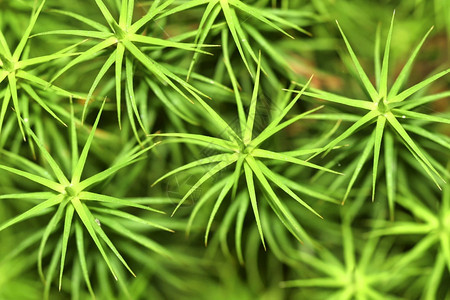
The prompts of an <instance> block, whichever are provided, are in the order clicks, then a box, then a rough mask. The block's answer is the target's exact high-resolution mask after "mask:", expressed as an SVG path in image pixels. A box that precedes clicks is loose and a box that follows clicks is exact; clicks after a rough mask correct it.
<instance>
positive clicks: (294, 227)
mask: <svg viewBox="0 0 450 300" xmlns="http://www.w3.org/2000/svg"><path fill="white" fill-rule="evenodd" d="M245 160H246V162H247V163H248V165H249V166H250V168H251V169H252V171H253V173H254V174H255V176H256V178H258V180H259V182H260V183H261V185H262V187H263V188H264V190H265V191H266V193H267V194H268V196H269V197H270V199H271V200H272V201H273V206H272V208H273V209H274V211H275V213H277V215H278V217H279V218H280V220H281V221H282V222H283V224H284V225H285V226H286V228H287V229H288V230H289V231H290V232H291V233H292V235H293V236H294V237H295V238H296V239H297V240H298V241H299V242H301V239H300V237H299V236H298V232H300V231H301V228H300V227H299V225H298V223H297V222H296V220H295V218H294V217H293V216H292V214H291V213H290V212H289V211H288V210H287V209H286V207H285V206H284V205H283V203H282V202H281V201H280V199H279V198H278V196H277V195H276V194H275V192H274V191H273V189H272V187H271V186H270V184H269V182H268V181H267V179H266V177H265V176H264V174H263V173H262V171H261V169H260V168H259V166H258V164H257V162H256V161H255V159H254V158H253V157H251V156H247V157H246V159H245ZM269 203H270V202H269Z"/></svg>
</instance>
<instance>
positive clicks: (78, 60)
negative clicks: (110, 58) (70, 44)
mask: <svg viewBox="0 0 450 300" xmlns="http://www.w3.org/2000/svg"><path fill="white" fill-rule="evenodd" d="M115 43H117V39H116V38H115V37H110V38H108V39H106V40H104V41H102V42H100V43H98V44H97V45H95V46H93V47H91V48H89V49H88V50H86V51H84V52H83V53H82V54H81V55H79V56H78V57H77V58H75V59H73V60H72V61H70V62H69V63H68V64H67V65H65V66H64V68H62V69H60V70H59V71H58V72H57V73H56V74H55V75H54V76H53V78H52V79H51V80H50V83H53V82H54V81H55V80H56V79H57V78H58V77H60V76H61V75H62V74H64V73H65V72H66V71H67V70H69V69H70V68H72V67H73V66H75V65H77V64H79V63H81V62H83V61H85V60H87V59H89V58H91V57H93V56H95V55H96V54H97V53H98V52H100V51H102V50H103V49H106V48H108V47H109V46H111V45H113V44H115Z"/></svg>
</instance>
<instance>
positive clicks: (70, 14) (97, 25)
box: [47, 9, 110, 33]
mask: <svg viewBox="0 0 450 300" xmlns="http://www.w3.org/2000/svg"><path fill="white" fill-rule="evenodd" d="M47 11H48V12H52V13H57V14H61V15H65V16H68V17H71V18H74V19H76V20H78V21H80V22H82V23H84V24H86V25H88V26H90V27H92V28H94V29H97V30H98V31H102V32H108V33H110V30H109V28H108V27H106V26H104V25H102V24H101V23H98V22H95V21H93V20H91V19H88V18H86V17H83V16H82V15H80V14H77V13H74V12H72V11H65V10H60V9H50V10H47Z"/></svg>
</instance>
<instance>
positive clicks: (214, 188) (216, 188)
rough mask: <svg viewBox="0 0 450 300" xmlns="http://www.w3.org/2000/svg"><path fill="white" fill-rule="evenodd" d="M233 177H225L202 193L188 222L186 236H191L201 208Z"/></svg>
mask: <svg viewBox="0 0 450 300" xmlns="http://www.w3.org/2000/svg"><path fill="white" fill-rule="evenodd" d="M230 179H231V176H227V177H224V178H223V179H221V180H220V181H219V182H217V183H215V184H214V185H213V186H212V187H211V188H210V189H208V190H206V192H205V193H203V194H202V196H201V198H200V200H198V202H197V203H196V204H195V207H194V209H193V210H192V213H191V215H190V216H189V220H188V224H187V226H186V236H189V234H190V232H191V228H192V224H193V223H194V219H195V217H196V216H197V214H198V212H199V211H200V209H201V208H202V207H203V205H204V204H205V203H206V202H207V201H208V200H209V199H210V198H211V197H212V196H213V195H214V194H215V193H217V192H218V191H219V190H220V189H221V188H223V186H224V185H225V184H226V183H227V182H228V181H229V180H230Z"/></svg>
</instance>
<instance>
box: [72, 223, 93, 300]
mask: <svg viewBox="0 0 450 300" xmlns="http://www.w3.org/2000/svg"><path fill="white" fill-rule="evenodd" d="M75 238H76V242H77V250H78V251H77V253H78V257H79V258H80V266H81V272H82V273H83V278H84V282H85V283H86V286H87V288H88V291H89V293H90V294H91V296H92V299H95V294H94V291H93V290H92V285H91V280H90V279H89V272H88V267H87V262H86V253H85V252H84V251H85V250H84V237H83V229H82V228H81V225H80V224H79V222H75Z"/></svg>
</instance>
